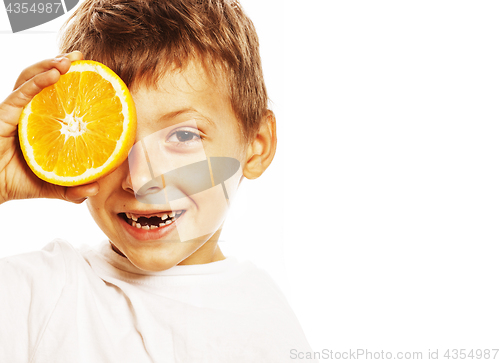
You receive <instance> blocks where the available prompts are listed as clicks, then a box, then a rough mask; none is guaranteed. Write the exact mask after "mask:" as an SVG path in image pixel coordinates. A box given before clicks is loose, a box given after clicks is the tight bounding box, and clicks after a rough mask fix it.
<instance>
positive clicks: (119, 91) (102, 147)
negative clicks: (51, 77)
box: [19, 60, 137, 186]
mask: <svg viewBox="0 0 500 363" xmlns="http://www.w3.org/2000/svg"><path fill="white" fill-rule="evenodd" d="M136 128H137V117H136V111H135V105H134V102H133V100H132V96H131V95H130V92H129V90H128V89H127V86H126V85H125V83H123V81H122V80H121V79H120V78H119V77H118V76H117V75H116V74H115V73H114V72H113V71H112V70H111V69H109V68H108V67H106V66H105V65H103V64H101V63H98V62H94V61H88V60H84V61H76V62H73V63H72V64H71V68H70V69H69V71H68V72H67V73H66V74H64V75H62V76H61V78H60V79H59V81H58V82H57V83H56V84H54V85H52V86H50V87H47V88H44V89H43V91H42V92H40V93H39V94H37V95H36V96H35V97H34V98H33V99H32V100H31V102H30V103H29V104H28V105H27V106H26V107H25V108H24V110H23V112H22V114H21V118H20V120H19V141H20V144H21V149H22V152H23V155H24V158H25V159H26V162H27V163H28V165H29V167H30V168H31V170H33V172H34V173H35V174H36V175H37V176H38V177H39V178H40V179H43V180H45V181H47V182H50V183H53V184H58V185H66V186H70V185H81V184H86V183H89V182H91V181H93V180H96V179H98V178H101V177H103V176H105V175H107V174H109V173H110V172H112V171H113V170H115V169H116V168H117V167H118V166H119V165H120V164H121V163H122V162H123V161H125V159H126V158H127V156H128V152H129V150H130V148H131V147H132V145H133V143H134V140H135V132H136Z"/></svg>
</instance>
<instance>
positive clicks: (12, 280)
mask: <svg viewBox="0 0 500 363" xmlns="http://www.w3.org/2000/svg"><path fill="white" fill-rule="evenodd" d="M78 258H81V257H79V253H78V252H77V251H76V250H75V248H74V247H73V246H72V245H71V244H69V243H68V242H66V241H64V240H59V239H57V240H54V241H52V242H50V243H48V244H47V245H46V246H45V247H44V248H42V249H41V250H38V251H33V252H28V253H23V254H19V255H14V256H9V257H4V258H2V259H0V283H1V284H2V287H3V288H6V287H7V286H9V285H14V286H15V288H16V290H17V291H21V290H22V288H23V287H25V288H29V289H31V290H32V291H31V293H35V292H37V290H40V289H42V290H43V291H46V290H47V289H50V290H61V289H62V288H63V286H64V285H65V284H66V282H67V279H68V273H69V271H70V270H71V269H72V267H73V266H74V265H75V264H74V262H75V261H76V260H77V259H78Z"/></svg>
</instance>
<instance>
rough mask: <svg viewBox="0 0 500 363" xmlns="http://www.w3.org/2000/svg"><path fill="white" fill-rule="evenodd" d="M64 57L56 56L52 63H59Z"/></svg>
mask: <svg viewBox="0 0 500 363" xmlns="http://www.w3.org/2000/svg"><path fill="white" fill-rule="evenodd" d="M65 58H66V57H56V58H54V63H59V62H61V61H62V60H63V59H65Z"/></svg>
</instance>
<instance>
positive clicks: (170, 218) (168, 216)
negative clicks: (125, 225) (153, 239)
mask: <svg viewBox="0 0 500 363" xmlns="http://www.w3.org/2000/svg"><path fill="white" fill-rule="evenodd" d="M181 214H182V211H180V212H179V211H178V212H171V213H164V214H162V215H161V216H160V215H155V216H151V217H145V216H137V215H133V214H132V213H125V215H126V216H127V218H128V222H129V224H130V225H131V226H132V227H135V228H138V229H141V228H142V229H146V230H149V229H156V228H160V227H164V226H168V225H169V224H171V223H172V222H175V220H176V218H177V217H179V216H180V215H181ZM154 217H157V218H160V219H161V222H160V223H159V224H158V225H156V224H154V223H153V224H149V223H148V222H147V220H149V219H150V218H154ZM139 218H142V220H141V222H143V223H142V224H141V223H139V222H138V219H139Z"/></svg>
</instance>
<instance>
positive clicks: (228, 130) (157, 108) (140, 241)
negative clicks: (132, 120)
mask: <svg viewBox="0 0 500 363" xmlns="http://www.w3.org/2000/svg"><path fill="white" fill-rule="evenodd" d="M220 83H222V82H218V84H214V83H213V82H212V81H210V79H209V77H206V75H205V73H204V72H203V68H202V67H201V66H200V65H199V64H197V63H196V62H191V63H190V64H189V65H188V66H187V67H186V68H185V69H184V70H182V71H173V72H169V73H167V74H166V75H165V76H164V77H163V78H162V79H161V81H160V87H159V88H158V89H153V88H147V87H144V86H138V87H136V88H135V89H134V90H132V92H131V93H132V97H133V99H134V102H135V105H136V109H137V136H136V144H135V146H134V147H133V148H132V150H131V152H130V153H129V158H128V160H127V161H126V162H124V163H123V164H122V165H121V166H120V167H119V168H118V169H116V170H115V171H114V172H113V173H111V174H109V175H108V176H106V177H104V178H102V179H100V180H99V186H100V190H99V193H98V194H97V195H96V196H94V197H89V198H88V200H87V205H88V207H89V210H90V213H91V215H92V217H93V218H94V220H95V221H96V223H97V224H98V226H99V227H100V228H101V230H102V231H103V232H104V233H105V234H106V235H107V236H108V238H109V239H110V241H111V243H112V244H113V246H114V247H116V249H118V250H119V251H120V252H122V253H123V255H125V256H126V257H127V258H128V259H129V260H130V262H132V264H134V265H135V266H136V267H138V268H140V269H143V270H148V271H160V270H165V269H168V268H170V267H172V266H175V265H177V264H192V263H195V264H200V263H208V262H212V261H215V260H219V259H222V258H223V255H222V253H221V252H220V250H219V249H218V246H217V240H218V237H219V235H220V232H221V229H222V224H223V221H224V219H225V215H226V212H227V209H228V205H229V200H230V199H231V198H232V196H233V195H234V193H235V191H236V189H237V186H238V184H239V182H240V181H241V178H242V173H241V170H242V169H241V166H243V165H244V162H245V156H246V147H245V146H244V144H243V142H242V136H241V134H240V132H239V123H238V120H237V119H236V116H235V115H234V113H233V111H232V109H231V104H230V101H229V98H228V96H227V92H226V91H225V90H226V88H225V87H223V86H224V85H221V84H220ZM220 157H224V158H220ZM214 158H215V159H217V158H218V159H219V160H226V161H227V160H229V161H233V163H232V165H233V171H232V172H231V177H230V178H229V179H227V181H226V182H225V183H223V184H224V188H222V185H221V184H219V185H215V184H214V183H213V180H214V179H213V178H214V176H215V171H214V170H213V169H214V166H213V165H210V166H209V164H210V163H207V160H208V159H210V160H214ZM212 163H213V162H212ZM235 163H236V164H235ZM193 165H198V166H201V167H202V168H206V170H209V171H210V173H211V174H208V175H212V173H213V175H212V176H211V181H212V185H215V186H214V187H210V188H208V189H207V188H202V189H203V190H202V189H200V188H199V187H198V188H196V186H198V185H199V184H200V183H201V182H203V181H202V180H201V179H202V177H201V176H199V175H201V174H202V173H201V174H200V172H199V170H201V169H200V168H199V167H194V168H193ZM234 165H237V168H239V169H238V170H237V171H236V172H234ZM179 171H183V172H182V173H181V172H179ZM148 182H149V183H148ZM209 182H210V181H209ZM201 184H203V183H201ZM174 196H175V197H174ZM226 197H229V200H227V199H226ZM173 213H177V214H176V215H175V217H174V220H173V222H170V223H169V220H170V219H172V217H171V216H172V215H173ZM169 215H170V217H169ZM141 222H142V226H141V227H140V228H138V227H137V226H138V225H140V224H141Z"/></svg>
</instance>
